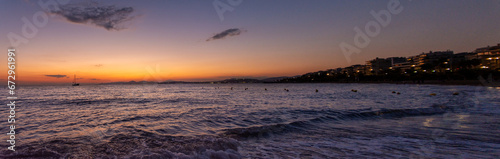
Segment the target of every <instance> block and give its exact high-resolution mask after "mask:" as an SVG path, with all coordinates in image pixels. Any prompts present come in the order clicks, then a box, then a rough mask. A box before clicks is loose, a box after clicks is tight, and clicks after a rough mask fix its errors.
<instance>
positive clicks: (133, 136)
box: [0, 129, 242, 158]
mask: <svg viewBox="0 0 500 159" xmlns="http://www.w3.org/2000/svg"><path fill="white" fill-rule="evenodd" d="M239 145H240V144H239V142H238V141H236V140H235V139H231V138H224V137H218V136H208V135H205V136H168V135H160V134H157V133H152V132H147V131H143V130H138V129H134V130H132V131H129V132H126V133H120V134H114V135H108V134H106V133H103V132H101V133H96V134H90V135H85V136H78V137H72V138H61V137H58V138H52V139H47V140H46V141H37V142H33V143H27V144H23V146H22V147H19V148H18V147H16V148H17V149H16V151H15V152H11V151H9V150H0V158H144V157H146V158H242V157H241V155H240V154H239V153H238V152H237V150H238V146H239Z"/></svg>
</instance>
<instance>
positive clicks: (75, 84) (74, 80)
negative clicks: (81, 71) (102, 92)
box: [71, 75, 80, 86]
mask: <svg viewBox="0 0 500 159" xmlns="http://www.w3.org/2000/svg"><path fill="white" fill-rule="evenodd" d="M79 85H80V83H76V75H75V77H74V78H73V84H71V86H79Z"/></svg>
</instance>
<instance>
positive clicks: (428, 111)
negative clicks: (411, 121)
mask: <svg viewBox="0 0 500 159" xmlns="http://www.w3.org/2000/svg"><path fill="white" fill-rule="evenodd" d="M453 109H454V108H453V107H448V106H444V105H433V106H431V107H427V108H413V109H380V110H376V111H373V110H372V109H371V108H368V109H360V110H349V111H343V112H341V111H323V113H324V114H326V115H324V116H321V117H317V118H313V119H309V120H303V121H294V122H290V123H287V124H274V125H263V126H254V127H247V128H233V129H225V130H224V132H223V133H222V134H221V135H223V136H227V137H231V138H236V139H246V138H252V137H267V136H270V135H272V134H280V133H286V132H295V131H300V130H304V129H308V128H310V127H311V126H313V124H315V123H320V122H330V121H347V120H369V119H387V118H402V117H410V116H426V115H436V114H444V113H446V112H447V111H450V110H453ZM306 113H313V112H306ZM316 113H319V112H316Z"/></svg>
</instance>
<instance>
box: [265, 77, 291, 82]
mask: <svg viewBox="0 0 500 159" xmlns="http://www.w3.org/2000/svg"><path fill="white" fill-rule="evenodd" d="M285 78H290V77H286V76H282V77H271V78H266V79H261V81H262V82H279V81H280V80H282V79H285Z"/></svg>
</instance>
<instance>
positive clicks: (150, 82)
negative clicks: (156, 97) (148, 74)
mask: <svg viewBox="0 0 500 159" xmlns="http://www.w3.org/2000/svg"><path fill="white" fill-rule="evenodd" d="M155 83H158V82H152V81H128V82H110V83H101V84H155Z"/></svg>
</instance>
